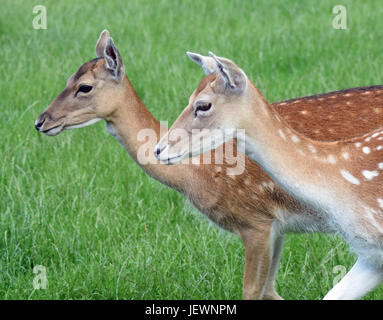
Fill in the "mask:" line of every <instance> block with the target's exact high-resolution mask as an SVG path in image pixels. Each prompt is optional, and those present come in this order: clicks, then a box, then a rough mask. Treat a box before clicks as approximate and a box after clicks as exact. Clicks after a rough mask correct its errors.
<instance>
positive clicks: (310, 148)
mask: <svg viewBox="0 0 383 320" xmlns="http://www.w3.org/2000/svg"><path fill="white" fill-rule="evenodd" d="M307 148H309V150H310V151H311V152H312V153H315V152H317V150H316V149H315V148H314V146H313V145H312V144H308V145H307Z"/></svg>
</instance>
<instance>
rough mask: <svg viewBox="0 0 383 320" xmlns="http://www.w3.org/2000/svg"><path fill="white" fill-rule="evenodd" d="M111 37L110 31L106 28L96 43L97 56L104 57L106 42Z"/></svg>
mask: <svg viewBox="0 0 383 320" xmlns="http://www.w3.org/2000/svg"><path fill="white" fill-rule="evenodd" d="M109 38H110V35H109V31H108V30H106V29H105V30H104V31H102V32H101V33H100V37H99V38H98V41H97V44H96V55H97V57H103V56H104V50H105V47H106V42H107V40H108V39H109Z"/></svg>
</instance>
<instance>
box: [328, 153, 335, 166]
mask: <svg viewBox="0 0 383 320" xmlns="http://www.w3.org/2000/svg"><path fill="white" fill-rule="evenodd" d="M327 161H328V162H329V163H331V164H335V163H336V159H335V157H334V156H333V155H332V154H330V155H329V156H328V157H327Z"/></svg>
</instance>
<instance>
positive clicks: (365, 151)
mask: <svg viewBox="0 0 383 320" xmlns="http://www.w3.org/2000/svg"><path fill="white" fill-rule="evenodd" d="M362 150H363V152H364V153H365V154H369V153H370V152H371V150H370V148H369V147H363V149H362Z"/></svg>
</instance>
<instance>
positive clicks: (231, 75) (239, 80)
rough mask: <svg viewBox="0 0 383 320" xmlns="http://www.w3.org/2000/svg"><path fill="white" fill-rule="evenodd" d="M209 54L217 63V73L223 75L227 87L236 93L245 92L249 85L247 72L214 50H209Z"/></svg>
mask: <svg viewBox="0 0 383 320" xmlns="http://www.w3.org/2000/svg"><path fill="white" fill-rule="evenodd" d="M209 56H210V57H211V58H212V59H213V60H214V62H215V63H216V67H217V73H218V74H219V75H221V77H222V79H223V80H224V83H225V86H226V88H228V89H229V90H231V91H233V92H235V93H243V92H244V91H245V90H246V87H247V76H246V74H245V73H244V72H243V71H242V70H241V69H240V68H239V67H238V66H237V65H236V64H235V63H234V62H232V61H231V60H229V59H226V58H221V57H217V56H216V55H215V54H214V53H212V52H209Z"/></svg>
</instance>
